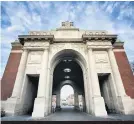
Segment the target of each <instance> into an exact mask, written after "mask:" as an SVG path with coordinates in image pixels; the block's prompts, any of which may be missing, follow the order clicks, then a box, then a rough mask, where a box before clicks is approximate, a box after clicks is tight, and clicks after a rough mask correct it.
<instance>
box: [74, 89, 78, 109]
mask: <svg viewBox="0 0 134 124" xmlns="http://www.w3.org/2000/svg"><path fill="white" fill-rule="evenodd" d="M74 107H75V109H78V107H79V101H78V93H77V92H76V91H74Z"/></svg>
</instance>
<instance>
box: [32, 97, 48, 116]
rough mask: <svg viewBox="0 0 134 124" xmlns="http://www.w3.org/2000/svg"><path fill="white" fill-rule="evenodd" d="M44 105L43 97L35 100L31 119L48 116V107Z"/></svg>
mask: <svg viewBox="0 0 134 124" xmlns="http://www.w3.org/2000/svg"><path fill="white" fill-rule="evenodd" d="M45 103H46V102H45V98H44V97H41V98H36V99H35V102H34V109H33V113H32V117H45V116H47V115H48V111H47V108H48V106H47V105H46V104H45Z"/></svg>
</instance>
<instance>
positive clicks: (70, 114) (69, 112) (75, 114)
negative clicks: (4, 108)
mask: <svg viewBox="0 0 134 124" xmlns="http://www.w3.org/2000/svg"><path fill="white" fill-rule="evenodd" d="M1 121H134V115H117V114H116V115H115V114H113V115H112V114H111V115H108V116H105V117H104V116H103V117H95V116H93V115H89V114H87V113H84V112H80V111H76V110H74V109H73V107H68V106H66V107H62V110H61V111H58V112H55V113H54V114H51V115H49V116H47V117H43V118H32V117H31V116H28V115H25V116H10V117H2V118H1Z"/></svg>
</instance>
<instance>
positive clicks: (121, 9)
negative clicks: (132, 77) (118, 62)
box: [0, 1, 134, 76]
mask: <svg viewBox="0 0 134 124" xmlns="http://www.w3.org/2000/svg"><path fill="white" fill-rule="evenodd" d="M133 14H134V2H128V1H127V2H41V1H40V2H1V29H2V30H1V33H2V34H1V40H2V42H1V55H2V60H1V73H0V76H2V74H3V72H4V69H5V66H6V63H7V60H8V57H9V53H10V50H11V44H10V43H11V42H13V41H14V40H16V39H17V37H18V35H21V34H27V33H28V32H29V31H31V30H51V29H55V28H57V27H59V26H60V23H61V22H62V21H66V20H68V21H73V22H74V24H75V26H76V27H78V28H81V29H88V30H107V31H111V32H113V33H116V34H118V35H119V38H120V39H121V40H123V41H125V45H124V46H125V50H126V53H127V56H128V59H129V60H130V61H132V60H134V15H133ZM14 61H15V60H14Z"/></svg>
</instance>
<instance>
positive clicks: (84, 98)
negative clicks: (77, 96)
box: [82, 95, 86, 111]
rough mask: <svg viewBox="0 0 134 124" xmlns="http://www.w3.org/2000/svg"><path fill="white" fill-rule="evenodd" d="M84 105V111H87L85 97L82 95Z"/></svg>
mask: <svg viewBox="0 0 134 124" xmlns="http://www.w3.org/2000/svg"><path fill="white" fill-rule="evenodd" d="M82 105H83V111H85V108H86V104H85V97H84V95H82Z"/></svg>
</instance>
